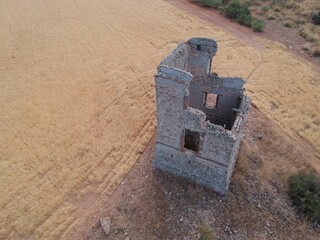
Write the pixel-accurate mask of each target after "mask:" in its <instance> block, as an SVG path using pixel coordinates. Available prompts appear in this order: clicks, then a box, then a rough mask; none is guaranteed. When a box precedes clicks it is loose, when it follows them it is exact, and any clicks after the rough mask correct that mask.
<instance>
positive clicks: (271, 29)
mask: <svg viewBox="0 0 320 240" xmlns="http://www.w3.org/2000/svg"><path fill="white" fill-rule="evenodd" d="M166 1H167V2H169V3H171V4H173V5H174V6H177V7H178V8H180V9H182V10H184V11H186V12H189V13H191V14H193V15H195V16H197V17H200V18H201V19H204V20H206V21H207V22H209V23H211V24H213V25H215V26H218V27H220V28H222V29H223V30H226V31H227V32H229V33H231V34H234V35H235V36H237V37H238V38H240V39H242V40H243V41H245V42H246V43H248V44H249V45H251V46H253V47H255V48H257V49H259V50H261V49H263V48H264V46H263V45H261V44H259V42H258V41H257V40H256V38H257V36H260V37H263V38H266V39H269V40H272V41H277V42H279V43H281V44H283V45H284V46H286V47H287V49H288V50H289V51H292V52H293V53H295V54H297V56H299V57H302V58H304V59H306V60H308V61H309V62H311V63H313V64H314V65H315V69H316V70H318V71H320V58H315V57H312V56H311V54H308V53H307V52H305V51H303V50H302V46H303V45H304V44H305V43H306V40H305V39H304V38H302V37H301V36H299V34H298V30H297V29H292V28H287V27H285V26H283V25H282V24H278V23H276V22H275V21H271V20H265V21H266V28H265V31H264V32H263V33H255V32H253V31H252V29H250V28H247V27H243V26H241V25H239V24H238V23H236V22H235V21H231V20H230V19H228V18H226V17H224V16H222V15H221V14H220V13H219V12H218V11H217V10H215V9H211V8H204V7H201V6H199V5H198V4H196V3H194V2H192V0H166ZM284 33H285V34H284Z"/></svg>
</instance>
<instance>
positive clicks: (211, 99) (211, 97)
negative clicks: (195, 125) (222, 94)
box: [204, 93, 219, 109]
mask: <svg viewBox="0 0 320 240" xmlns="http://www.w3.org/2000/svg"><path fill="white" fill-rule="evenodd" d="M218 98H219V95H217V94H213V93H206V95H205V100H204V106H205V107H206V108H208V109H215V108H216V107H217V104H218Z"/></svg>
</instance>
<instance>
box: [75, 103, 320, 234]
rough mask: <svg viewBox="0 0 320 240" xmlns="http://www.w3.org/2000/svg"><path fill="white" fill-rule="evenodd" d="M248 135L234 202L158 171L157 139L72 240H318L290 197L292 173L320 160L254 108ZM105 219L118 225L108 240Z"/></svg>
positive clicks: (230, 197) (239, 162)
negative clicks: (208, 237)
mask: <svg viewBox="0 0 320 240" xmlns="http://www.w3.org/2000/svg"><path fill="white" fill-rule="evenodd" d="M244 133H245V137H244V141H243V143H242V146H241V150H240V154H239V157H238V160H237V163H236V168H235V172H234V174H233V177H232V180H231V186H230V190H229V192H228V194H227V196H225V197H223V196H220V195H218V194H216V193H214V192H212V191H210V190H207V189H205V188H202V187H200V186H198V185H196V184H194V183H190V182H188V181H186V180H184V179H182V178H177V177H175V176H173V175H171V174H168V173H164V172H161V171H158V170H154V169H153V168H152V166H151V160H152V158H153V153H154V150H155V138H153V139H152V140H151V142H150V143H149V145H148V146H147V148H146V150H145V151H144V153H143V154H142V155H141V157H140V158H139V160H138V162H137V164H136V165H135V166H134V167H133V168H132V170H131V171H130V172H129V174H128V175H127V177H126V179H125V180H124V181H123V182H122V184H121V185H119V187H118V188H117V189H116V190H115V192H114V193H113V194H112V196H111V197H110V198H109V199H107V200H106V202H105V204H104V207H103V208H101V209H99V210H98V211H97V212H96V214H95V215H93V216H92V217H91V218H90V219H88V220H87V227H86V228H85V229H83V231H79V232H78V233H77V234H75V235H74V236H73V238H75V239H92V240H93V239H95V240H96V239H198V238H199V236H200V232H201V231H203V229H206V230H207V231H210V232H212V233H213V235H214V239H318V238H319V237H320V230H319V226H316V225H313V224H311V223H309V222H308V221H307V220H306V219H305V218H304V217H303V216H301V215H299V214H297V213H296V211H295V209H294V208H293V207H292V205H291V202H290V200H289V198H288V194H287V190H288V177H289V176H290V175H291V174H292V173H293V172H295V171H297V170H298V169H306V168H309V167H310V164H309V160H310V159H312V161H314V162H317V163H319V159H317V158H316V157H315V156H314V154H313V153H312V152H310V151H308V150H307V149H305V148H304V147H303V146H301V145H300V144H299V143H297V142H296V141H294V140H293V139H291V138H289V137H288V136H286V135H285V134H283V133H281V131H280V130H279V128H277V127H276V126H275V125H274V124H273V123H271V122H270V121H269V120H268V119H266V118H265V117H264V116H263V115H262V114H261V113H260V112H259V111H258V110H256V109H255V108H252V109H251V111H250V113H249V117H248V121H247V123H246V126H245V131H244ZM318 166H319V164H318ZM318 171H319V172H320V169H319V168H318ZM103 216H109V217H111V221H112V224H111V231H110V233H109V235H108V237H106V236H105V235H104V233H103V232H102V230H101V227H100V223H99V218H100V217H103ZM201 229H202V230H201Z"/></svg>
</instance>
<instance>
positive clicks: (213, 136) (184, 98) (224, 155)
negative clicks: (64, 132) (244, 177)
mask: <svg viewBox="0 0 320 240" xmlns="http://www.w3.org/2000/svg"><path fill="white" fill-rule="evenodd" d="M216 52H217V43H216V42H215V41H214V40H211V39H206V38H192V39H190V40H188V41H187V42H184V43H181V44H179V45H178V46H177V47H176V49H174V50H173V51H172V53H171V54H170V55H168V56H167V57H166V58H165V59H164V60H163V61H162V62H161V63H160V65H159V66H158V71H157V74H156V75H155V81H156V104H157V141H156V153H155V157H154V160H153V166H154V167H155V168H158V169H160V170H163V171H167V172H170V173H172V174H175V175H177V176H181V177H185V178H187V179H189V180H191V181H195V182H196V183H198V184H201V185H204V186H206V187H207V188H210V189H212V190H214V191H216V192H219V193H221V194H226V193H227V191H228V187H229V183H230V178H231V175H232V172H233V169H234V165H235V161H236V157H237V153H238V151H239V147H240V142H241V138H242V133H241V129H242V126H243V123H244V121H245V116H246V114H247V112H248V109H249V106H250V102H249V99H248V98H247V97H246V96H245V95H244V93H243V85H244V81H243V80H242V79H241V78H238V77H236V78H223V77H218V75H217V74H215V73H211V63H212V58H213V56H214V55H215V53H216Z"/></svg>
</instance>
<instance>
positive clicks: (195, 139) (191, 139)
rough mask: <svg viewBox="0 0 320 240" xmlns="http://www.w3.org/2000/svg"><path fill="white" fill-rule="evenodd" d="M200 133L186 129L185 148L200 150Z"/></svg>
mask: <svg viewBox="0 0 320 240" xmlns="http://www.w3.org/2000/svg"><path fill="white" fill-rule="evenodd" d="M199 142H200V133H198V132H194V131H191V130H188V129H186V130H185V131H184V148H185V149H189V150H192V151H194V152H198V151H199Z"/></svg>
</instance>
